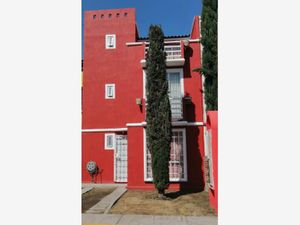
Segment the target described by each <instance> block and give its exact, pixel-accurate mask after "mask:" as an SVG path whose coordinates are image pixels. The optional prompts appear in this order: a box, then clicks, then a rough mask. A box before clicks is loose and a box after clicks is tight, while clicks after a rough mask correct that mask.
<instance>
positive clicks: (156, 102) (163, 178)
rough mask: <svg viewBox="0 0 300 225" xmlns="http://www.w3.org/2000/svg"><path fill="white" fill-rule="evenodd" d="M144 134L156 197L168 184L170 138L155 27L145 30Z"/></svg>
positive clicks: (161, 47) (162, 54) (162, 61)
mask: <svg viewBox="0 0 300 225" xmlns="http://www.w3.org/2000/svg"><path fill="white" fill-rule="evenodd" d="M146 67H147V78H146V95H147V108H146V121H147V127H146V131H147V132H146V133H147V147H148V149H149V151H150V153H151V161H152V174H153V183H154V184H155V188H156V189H157V190H158V193H159V195H164V192H165V189H166V188H167V187H168V185H169V160H170V143H171V137H172V128H171V107H170V102H169V97H168V81H167V79H166V55H165V52H164V34H163V31H162V29H161V28H160V27H159V26H157V25H151V26H150V28H149V50H148V53H147V56H146Z"/></svg>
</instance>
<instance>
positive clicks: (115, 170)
mask: <svg viewBox="0 0 300 225" xmlns="http://www.w3.org/2000/svg"><path fill="white" fill-rule="evenodd" d="M120 136H124V137H126V172H127V173H126V179H119V178H118V177H117V169H118V168H119V167H117V163H118V162H117V160H118V158H121V157H122V156H119V155H118V154H119V149H118V148H119V144H118V140H117V138H118V137H120ZM115 137H116V141H115V143H116V146H115V151H114V182H127V178H128V142H127V135H116V136H115ZM123 159H124V158H123ZM121 168H122V167H121ZM121 168H119V169H121Z"/></svg>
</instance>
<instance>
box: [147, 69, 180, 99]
mask: <svg viewBox="0 0 300 225" xmlns="http://www.w3.org/2000/svg"><path fill="white" fill-rule="evenodd" d="M166 72H167V77H166V78H167V79H169V78H168V77H169V73H179V74H180V86H181V97H184V79H183V68H175V69H166ZM146 76H147V70H143V98H144V99H145V100H147V96H146V80H147V77H146Z"/></svg>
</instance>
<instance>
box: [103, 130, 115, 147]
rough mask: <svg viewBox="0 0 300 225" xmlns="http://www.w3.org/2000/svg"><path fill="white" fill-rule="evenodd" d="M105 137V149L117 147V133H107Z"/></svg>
mask: <svg viewBox="0 0 300 225" xmlns="http://www.w3.org/2000/svg"><path fill="white" fill-rule="evenodd" d="M104 138H105V140H104V149H112V150H113V149H115V134H112V133H111V134H105V135H104Z"/></svg>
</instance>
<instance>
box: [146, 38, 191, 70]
mask: <svg viewBox="0 0 300 225" xmlns="http://www.w3.org/2000/svg"><path fill="white" fill-rule="evenodd" d="M148 50H149V44H146V46H145V55H144V59H142V60H141V64H142V67H143V68H146V55H147V52H148ZM165 53H166V65H167V66H168V67H172V66H183V65H184V62H185V59H184V56H183V53H182V49H181V45H180V43H178V44H176V43H172V44H171V45H168V44H167V45H165Z"/></svg>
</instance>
